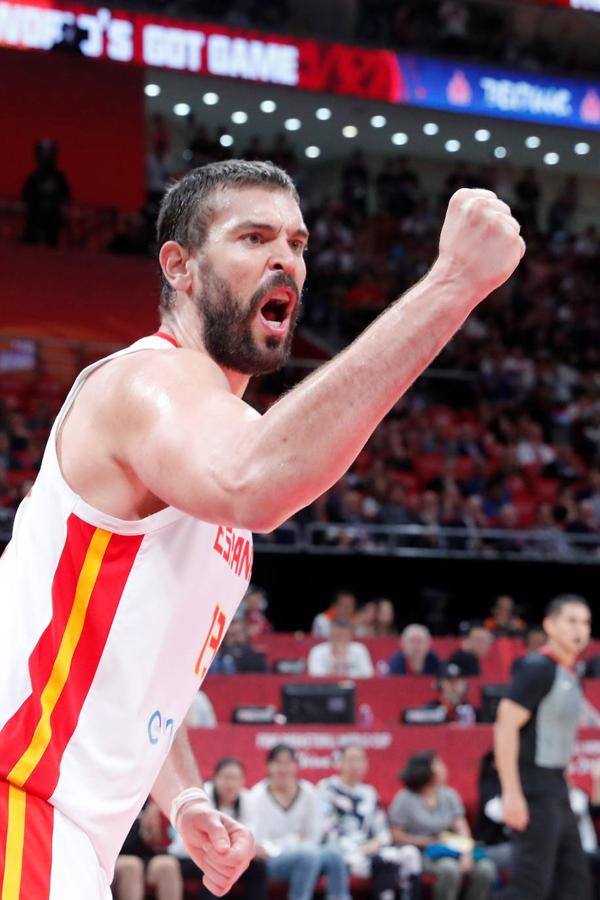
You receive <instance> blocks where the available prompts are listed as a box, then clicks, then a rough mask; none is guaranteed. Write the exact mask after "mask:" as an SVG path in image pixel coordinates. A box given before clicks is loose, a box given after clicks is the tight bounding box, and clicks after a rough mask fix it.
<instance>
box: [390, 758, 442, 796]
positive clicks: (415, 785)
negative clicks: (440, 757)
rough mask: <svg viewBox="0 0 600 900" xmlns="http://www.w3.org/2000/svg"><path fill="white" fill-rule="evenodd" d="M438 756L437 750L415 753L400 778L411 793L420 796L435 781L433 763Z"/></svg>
mask: <svg viewBox="0 0 600 900" xmlns="http://www.w3.org/2000/svg"><path fill="white" fill-rule="evenodd" d="M436 756H437V753H436V752H435V750H422V751H421V752H420V753H413V755H412V756H411V757H410V759H409V760H408V762H407V763H406V765H405V766H404V768H403V769H402V771H401V772H400V775H399V776H398V777H399V778H401V779H402V781H403V782H404V784H405V785H406V787H407V788H408V790H409V791H414V793H415V794H418V793H420V792H421V791H422V790H423V788H424V787H427V785H428V784H429V783H430V781H431V780H432V779H433V761H434V759H435V758H436Z"/></svg>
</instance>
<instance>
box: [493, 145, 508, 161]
mask: <svg viewBox="0 0 600 900" xmlns="http://www.w3.org/2000/svg"><path fill="white" fill-rule="evenodd" d="M494 156H495V157H496V159H505V158H506V157H507V156H508V150H507V149H506V147H495V148H494Z"/></svg>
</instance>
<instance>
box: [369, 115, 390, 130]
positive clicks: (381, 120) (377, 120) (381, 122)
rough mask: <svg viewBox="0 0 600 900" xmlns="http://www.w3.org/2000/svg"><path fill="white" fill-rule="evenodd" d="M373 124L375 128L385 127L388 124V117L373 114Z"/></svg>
mask: <svg viewBox="0 0 600 900" xmlns="http://www.w3.org/2000/svg"><path fill="white" fill-rule="evenodd" d="M371 125H372V126H373V128H383V127H384V126H385V125H387V119H386V117H385V116H371Z"/></svg>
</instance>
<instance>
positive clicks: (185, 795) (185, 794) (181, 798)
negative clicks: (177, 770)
mask: <svg viewBox="0 0 600 900" xmlns="http://www.w3.org/2000/svg"><path fill="white" fill-rule="evenodd" d="M191 800H204V801H206V803H210V800H209V799H208V795H207V794H206V792H205V791H203V790H202V788H199V787H191V788H186V789H185V790H184V791H182V792H181V793H180V794H178V795H177V797H175V799H174V800H173V802H172V803H171V809H170V812H169V820H170V822H171V825H172V826H173V828H174V829H175V831H177V817H178V815H179V813H180V812H181V810H182V809H183V807H184V806H185V804H186V803H189V802H190V801H191Z"/></svg>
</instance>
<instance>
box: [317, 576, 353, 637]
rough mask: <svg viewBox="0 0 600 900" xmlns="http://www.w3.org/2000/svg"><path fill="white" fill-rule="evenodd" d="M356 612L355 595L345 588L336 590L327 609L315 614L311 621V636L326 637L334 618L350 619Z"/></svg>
mask: <svg viewBox="0 0 600 900" xmlns="http://www.w3.org/2000/svg"><path fill="white" fill-rule="evenodd" d="M355 612H356V596H355V595H354V594H353V593H352V591H348V590H346V589H345V588H341V589H340V590H337V591H336V592H335V594H334V595H333V600H332V603H331V606H330V607H329V609H326V610H325V612H322V613H319V614H318V615H317V616H315V618H314V620H313V623H312V629H311V631H312V636H313V637H316V638H324V639H327V638H328V637H329V633H330V631H331V623H332V621H333V620H334V619H348V620H349V621H352V619H353V618H354V614H355Z"/></svg>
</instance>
